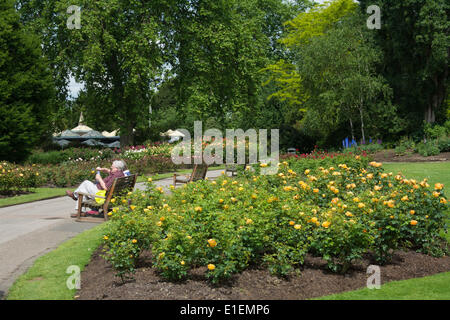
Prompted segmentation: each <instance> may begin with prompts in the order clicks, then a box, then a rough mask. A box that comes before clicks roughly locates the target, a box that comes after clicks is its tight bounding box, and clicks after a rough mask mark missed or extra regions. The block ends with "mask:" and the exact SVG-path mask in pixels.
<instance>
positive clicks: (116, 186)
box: [75, 174, 137, 222]
mask: <svg viewBox="0 0 450 320" xmlns="http://www.w3.org/2000/svg"><path fill="white" fill-rule="evenodd" d="M136 179H137V175H136V174H132V175H129V176H125V177H120V178H116V179H115V180H114V182H113V185H112V186H111V188H110V189H109V190H108V191H107V192H106V195H105V197H101V196H97V195H95V194H94V195H93V194H86V193H82V192H79V193H78V209H77V218H76V220H75V221H79V222H103V221H107V220H108V209H109V206H110V204H111V199H112V198H114V197H117V196H121V195H123V194H124V193H125V192H128V191H133V189H134V185H135V184H136ZM84 197H86V198H84ZM94 197H95V198H103V199H105V202H104V203H103V204H99V203H97V202H96V201H95V200H94ZM86 207H88V208H98V209H99V215H100V217H98V216H97V217H88V216H83V215H82V209H83V208H86ZM101 214H103V217H102V216H101Z"/></svg>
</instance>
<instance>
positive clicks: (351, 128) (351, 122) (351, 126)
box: [348, 118, 355, 141]
mask: <svg viewBox="0 0 450 320" xmlns="http://www.w3.org/2000/svg"><path fill="white" fill-rule="evenodd" d="M348 120H349V121H350V130H351V132H352V141H353V140H355V132H354V130H353V121H352V118H349V119H348Z"/></svg>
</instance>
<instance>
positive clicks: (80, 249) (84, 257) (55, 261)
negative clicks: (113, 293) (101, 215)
mask: <svg viewBox="0 0 450 320" xmlns="http://www.w3.org/2000/svg"><path fill="white" fill-rule="evenodd" d="M105 227H106V223H103V224H101V225H99V226H96V227H94V228H93V229H90V230H87V231H84V232H83V233H81V234H79V235H77V236H76V237H74V238H72V239H70V240H68V241H66V242H64V243H63V244H62V245H60V246H59V247H58V248H57V249H56V250H54V251H52V252H49V253H47V254H46V255H44V256H42V257H40V258H38V259H36V261H35V262H34V264H33V266H32V267H31V268H30V269H29V270H28V271H27V272H26V273H25V274H23V275H22V276H20V277H19V279H17V280H16V282H15V283H14V285H13V286H12V287H11V288H10V290H9V293H8V296H7V299H8V300H72V299H73V297H74V294H75V292H76V289H72V290H69V289H68V287H67V284H66V282H67V280H68V278H69V277H70V276H71V275H73V273H72V274H70V273H66V271H67V268H68V267H69V266H72V265H73V266H79V267H80V271H83V269H84V267H85V266H86V265H87V263H88V262H89V260H90V258H91V255H92V253H93V252H94V251H95V250H96V249H97V248H98V246H99V245H100V243H101V239H102V236H103V233H104V231H103V230H105ZM81 285H83V279H81Z"/></svg>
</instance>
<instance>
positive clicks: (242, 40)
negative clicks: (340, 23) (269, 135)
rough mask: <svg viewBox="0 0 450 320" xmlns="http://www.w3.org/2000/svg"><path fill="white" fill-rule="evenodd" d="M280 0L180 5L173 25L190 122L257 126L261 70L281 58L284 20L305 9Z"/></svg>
mask: <svg viewBox="0 0 450 320" xmlns="http://www.w3.org/2000/svg"><path fill="white" fill-rule="evenodd" d="M305 2H306V1H299V2H298V3H297V4H296V5H290V4H286V3H284V2H283V1H281V0H250V1H242V0H231V1H230V0H218V1H217V0H208V1H179V2H178V3H177V5H176V7H175V10H176V12H174V13H173V14H172V15H171V16H175V17H178V18H177V19H176V21H174V23H173V30H174V38H173V41H174V48H175V50H174V52H175V57H176V59H175V60H174V62H173V66H174V69H173V70H174V73H175V74H176V87H177V88H178V89H179V96H178V101H179V102H180V107H181V108H182V109H183V110H184V113H185V119H186V123H190V124H192V123H193V121H194V120H203V121H205V122H208V123H209V124H210V125H214V126H218V127H220V128H227V127H228V128H229V127H241V128H247V127H251V126H253V125H254V120H253V119H254V117H255V114H256V113H258V112H260V111H262V109H263V106H264V97H263V95H264V94H263V92H262V90H261V83H262V82H263V76H264V75H263V74H262V73H261V72H260V70H261V69H263V68H264V67H265V66H266V65H267V64H268V63H270V62H271V61H272V59H273V58H274V57H275V56H277V55H282V54H283V53H282V52H281V50H280V46H279V44H278V43H277V41H276V40H277V39H278V38H279V37H280V30H281V21H282V20H284V19H286V18H291V17H292V16H293V14H294V11H295V10H297V9H300V8H303V7H305V5H304V4H303V3H305Z"/></svg>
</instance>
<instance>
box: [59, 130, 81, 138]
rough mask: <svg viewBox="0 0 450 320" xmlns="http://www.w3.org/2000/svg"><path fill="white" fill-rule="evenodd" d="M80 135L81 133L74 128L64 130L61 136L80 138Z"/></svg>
mask: <svg viewBox="0 0 450 320" xmlns="http://www.w3.org/2000/svg"><path fill="white" fill-rule="evenodd" d="M79 136H80V135H79V134H77V133H76V132H73V131H72V130H64V131H63V132H61V135H60V137H61V138H78V137H79Z"/></svg>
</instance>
